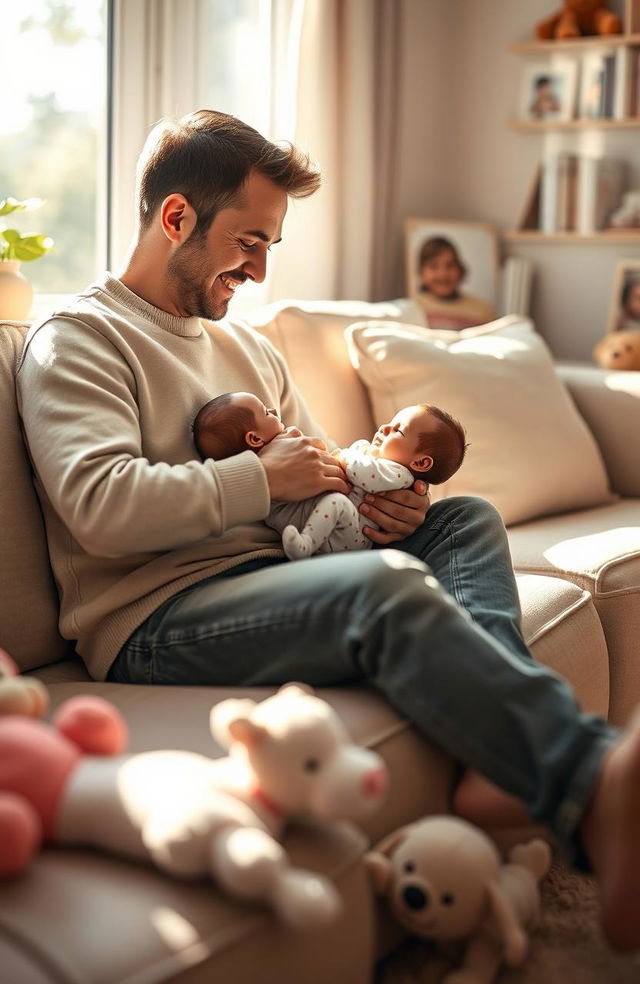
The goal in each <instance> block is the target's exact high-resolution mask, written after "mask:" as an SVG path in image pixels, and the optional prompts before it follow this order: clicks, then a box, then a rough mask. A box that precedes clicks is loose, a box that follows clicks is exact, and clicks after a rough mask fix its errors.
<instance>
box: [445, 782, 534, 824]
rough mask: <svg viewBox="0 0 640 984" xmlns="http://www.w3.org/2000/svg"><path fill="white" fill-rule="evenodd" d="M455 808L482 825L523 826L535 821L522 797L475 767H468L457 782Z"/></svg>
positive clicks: (454, 796) (460, 814) (460, 813)
mask: <svg viewBox="0 0 640 984" xmlns="http://www.w3.org/2000/svg"><path fill="white" fill-rule="evenodd" d="M453 811H454V813H457V814H458V816H460V817H463V818H464V819H465V820H469V821H470V822H471V823H476V824H478V826H479V827H521V826H524V825H525V824H526V825H528V824H532V823H533V820H532V819H531V817H530V816H529V814H528V813H527V809H526V807H525V805H524V803H523V802H522V800H519V799H517V798H516V797H515V796H510V795H509V793H505V792H503V791H502V790H501V789H499V788H498V786H494V785H493V783H492V782H489V780H488V779H485V777H484V776H483V775H481V774H480V773H479V772H474V771H473V770H472V769H467V770H466V771H465V773H464V775H463V776H462V779H461V780H460V782H459V783H458V787H457V789H456V791H455V793H454V795H453Z"/></svg>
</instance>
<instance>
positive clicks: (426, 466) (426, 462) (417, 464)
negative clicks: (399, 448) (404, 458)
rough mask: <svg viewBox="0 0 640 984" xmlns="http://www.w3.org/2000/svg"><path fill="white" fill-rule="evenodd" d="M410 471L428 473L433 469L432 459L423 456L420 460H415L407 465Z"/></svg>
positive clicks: (425, 455)
mask: <svg viewBox="0 0 640 984" xmlns="http://www.w3.org/2000/svg"><path fill="white" fill-rule="evenodd" d="M409 468H410V469H411V471H416V472H428V471H431V469H432V468H433V458H432V457H431V455H429V454H424V455H423V456H422V457H421V458H416V460H415V461H412V462H411V464H410V465H409Z"/></svg>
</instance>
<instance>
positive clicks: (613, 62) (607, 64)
mask: <svg viewBox="0 0 640 984" xmlns="http://www.w3.org/2000/svg"><path fill="white" fill-rule="evenodd" d="M633 53H634V54H637V49H635V48H634V49H633ZM628 84H629V49H628V48H627V47H626V46H625V45H620V47H619V48H617V49H616V50H615V51H614V50H613V49H604V50H602V51H587V52H585V54H584V55H583V58H582V75H581V81H580V98H579V100H578V116H579V117H581V118H582V119H587V120H602V119H614V120H623V119H625V118H626V116H627V107H628V99H627V93H628Z"/></svg>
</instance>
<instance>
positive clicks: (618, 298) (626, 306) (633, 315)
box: [607, 259, 640, 331]
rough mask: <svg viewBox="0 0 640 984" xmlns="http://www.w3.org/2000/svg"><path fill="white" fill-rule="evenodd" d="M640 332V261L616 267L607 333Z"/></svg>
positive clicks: (624, 262) (622, 261)
mask: <svg viewBox="0 0 640 984" xmlns="http://www.w3.org/2000/svg"><path fill="white" fill-rule="evenodd" d="M634 329H635V330H638V331H640V260H637V259H636V260H620V262H619V263H618V265H617V267H616V272H615V276H614V279H613V291H612V295H611V307H610V309H609V323H608V325H607V331H633V330H634Z"/></svg>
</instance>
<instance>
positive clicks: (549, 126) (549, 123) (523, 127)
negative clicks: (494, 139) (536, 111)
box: [509, 116, 640, 133]
mask: <svg viewBox="0 0 640 984" xmlns="http://www.w3.org/2000/svg"><path fill="white" fill-rule="evenodd" d="M634 127H640V117H639V116H628V117H627V118H626V119H624V120H612V119H594V120H591V119H589V120H587V119H580V120H563V121H562V122H560V121H558V120H513V121H512V122H511V123H509V129H510V130H518V131H519V132H520V133H541V132H546V131H547V130H626V129H633V128H634Z"/></svg>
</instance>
